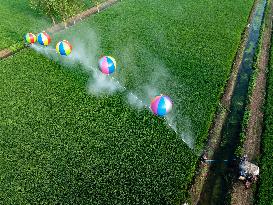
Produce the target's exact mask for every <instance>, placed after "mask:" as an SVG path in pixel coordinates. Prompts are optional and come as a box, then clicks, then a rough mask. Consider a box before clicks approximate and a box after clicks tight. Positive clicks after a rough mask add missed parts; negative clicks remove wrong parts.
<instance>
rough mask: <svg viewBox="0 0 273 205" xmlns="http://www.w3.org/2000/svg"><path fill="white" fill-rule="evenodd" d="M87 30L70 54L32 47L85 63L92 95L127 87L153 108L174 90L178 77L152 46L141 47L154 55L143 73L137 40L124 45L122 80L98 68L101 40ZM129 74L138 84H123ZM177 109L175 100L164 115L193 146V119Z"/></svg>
mask: <svg viewBox="0 0 273 205" xmlns="http://www.w3.org/2000/svg"><path fill="white" fill-rule="evenodd" d="M83 33H85V34H86V33H88V35H83V36H78V35H77V36H75V37H74V38H73V39H71V40H69V42H70V43H71V44H72V45H73V50H72V53H71V54H70V55H69V56H60V55H59V54H57V53H56V50H55V48H54V47H53V46H52V45H50V46H48V47H44V46H40V45H37V44H34V45H31V48H33V49H34V50H36V51H37V52H39V53H41V54H43V55H45V56H47V57H48V58H50V59H52V60H54V61H56V62H59V63H61V64H62V65H65V66H74V65H81V66H82V67H83V68H84V69H85V70H86V71H87V72H88V73H89V75H90V78H89V80H88V84H87V90H88V93H90V94H92V95H95V96H97V97H99V96H103V95H104V94H108V95H109V94H114V93H115V92H117V91H123V92H124V91H126V92H125V93H124V94H125V95H126V101H127V102H128V103H129V104H130V105H131V106H133V107H135V108H136V109H138V110H141V109H143V108H146V109H150V102H151V100H152V99H153V98H154V97H155V96H156V95H159V94H167V93H169V92H170V88H171V87H170V85H169V82H170V81H174V79H173V78H172V77H171V76H170V74H169V73H168V72H167V69H166V66H165V65H164V63H163V62H162V61H161V60H160V59H159V58H158V57H157V56H155V55H153V54H151V53H150V52H149V51H148V49H146V48H141V51H142V52H144V54H145V55H146V56H148V57H149V59H151V61H150V62H148V65H147V66H148V67H149V69H147V71H146V73H145V75H143V73H142V71H141V69H138V67H137V66H136V65H137V62H136V58H134V56H135V55H136V56H137V51H136V50H135V49H136V48H137V46H134V45H133V44H130V45H128V46H126V47H125V48H124V49H120V50H121V51H122V52H121V56H120V57H121V60H122V63H123V66H124V67H125V68H126V70H123V71H124V72H123V73H121V74H120V75H119V76H118V77H119V79H120V81H119V80H118V79H116V78H114V77H112V76H107V75H104V74H102V73H101V72H100V71H99V69H98V56H97V54H98V53H99V49H100V46H99V45H100V43H99V42H100V40H99V38H98V36H97V35H96V33H95V32H94V31H93V30H90V29H87V30H86V31H85V32H83ZM61 40H62V39H61ZM128 75H130V76H131V78H130V79H129V81H131V82H132V81H133V82H134V86H133V88H132V89H130V90H128V89H126V87H125V86H124V85H122V84H125V83H126V79H127V78H128V77H127V76H128ZM141 76H142V77H141ZM143 76H144V77H143ZM127 80H128V79H127ZM137 83H139V84H137ZM171 97H172V96H171ZM173 100H175V99H173ZM177 109H178V108H177V106H176V103H175V101H174V110H172V111H171V113H169V114H168V115H167V116H166V117H165V118H164V119H165V120H166V124H167V125H168V126H169V127H170V128H171V129H172V130H174V131H175V132H176V133H177V134H178V135H179V136H180V137H181V139H182V140H183V141H184V142H185V143H186V144H187V145H188V146H189V147H190V148H192V149H193V148H194V141H195V140H194V137H193V133H192V132H191V129H192V128H191V123H190V121H189V120H186V119H184V118H183V117H181V116H182V115H179V112H178V111H179V110H177ZM178 116H179V117H178Z"/></svg>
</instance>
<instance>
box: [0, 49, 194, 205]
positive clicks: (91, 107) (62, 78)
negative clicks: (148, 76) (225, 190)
mask: <svg viewBox="0 0 273 205" xmlns="http://www.w3.org/2000/svg"><path fill="white" fill-rule="evenodd" d="M87 79H88V76H87V75H86V74H84V73H82V72H80V69H76V70H72V69H67V68H64V67H61V66H59V65H57V64H56V63H53V62H52V61H50V60H48V59H45V58H44V57H41V56H40V55H38V54H36V53H35V52H34V51H31V50H28V51H22V52H20V53H18V54H16V55H15V56H14V57H12V58H9V59H6V60H4V61H1V62H0V82H1V86H0V87H1V89H0V102H1V103H0V110H1V112H0V119H1V121H0V122H1V125H0V127H1V129H0V136H1V138H0V150H1V151H0V162H1V166H0V177H1V185H0V202H1V203H2V204H13V203H20V204H27V203H34V202H35V203H38V204H42V203H45V202H46V203H49V204H53V203H56V202H59V203H62V204H151V203H155V204H160V203H161V202H164V201H166V200H168V201H169V200H177V199H185V196H186V190H187V186H188V185H189V182H190V181H191V178H192V176H193V171H194V168H195V162H196V157H195V156H194V155H193V154H192V153H191V151H190V149H189V148H187V146H186V145H185V144H184V143H183V142H182V141H181V140H180V139H179V138H177V136H176V135H175V133H174V132H172V131H171V130H169V129H168V128H167V127H166V126H165V125H164V123H163V121H159V120H158V119H157V118H156V117H154V116H153V115H151V114H150V113H149V112H148V111H140V112H137V111H136V110H134V109H132V108H131V107H130V106H128V105H127V104H126V103H124V101H123V97H122V96H121V95H119V94H117V95H114V96H109V97H104V98H96V97H93V96H90V95H88V94H87V93H86V92H85V86H86V81H87Z"/></svg>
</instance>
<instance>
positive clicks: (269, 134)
mask: <svg viewBox="0 0 273 205" xmlns="http://www.w3.org/2000/svg"><path fill="white" fill-rule="evenodd" d="M267 85H268V87H267V97H266V106H265V116H264V119H265V130H264V134H263V137H262V159H261V166H260V168H261V171H260V172H261V176H260V182H259V194H258V204H261V205H262V204H263V205H267V204H271V205H272V204H273V201H272V199H273V186H272V184H273V175H272V173H273V114H272V113H273V49H272V48H271V60H270V66H269V72H268V78H267Z"/></svg>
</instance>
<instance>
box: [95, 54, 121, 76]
mask: <svg viewBox="0 0 273 205" xmlns="http://www.w3.org/2000/svg"><path fill="white" fill-rule="evenodd" d="M99 67H100V71H101V72H102V73H104V74H111V73H113V72H114V71H115V70H116V67H117V64H116V60H115V59H114V58H113V57H111V56H103V57H102V58H101V59H100V60H99Z"/></svg>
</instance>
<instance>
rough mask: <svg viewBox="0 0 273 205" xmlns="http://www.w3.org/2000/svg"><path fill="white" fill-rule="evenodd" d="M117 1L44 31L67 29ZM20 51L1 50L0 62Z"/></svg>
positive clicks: (108, 0)
mask: <svg viewBox="0 0 273 205" xmlns="http://www.w3.org/2000/svg"><path fill="white" fill-rule="evenodd" d="M118 1H119V0H107V1H105V2H103V3H101V4H98V5H97V6H94V7H92V8H90V9H87V10H86V11H83V12H82V13H80V14H77V15H75V16H73V17H71V18H69V19H68V20H67V21H66V22H62V23H59V24H56V25H54V26H52V27H50V28H47V29H45V31H46V32H48V33H56V32H59V31H62V30H64V29H66V28H67V27H70V26H73V25H75V24H76V23H78V22H80V21H82V20H84V19H86V18H87V17H89V16H91V15H94V14H96V13H99V12H101V11H103V10H105V9H107V8H109V7H110V6H112V5H114V4H115V3H117V2H118ZM20 50H22V49H17V50H15V51H13V50H12V49H10V48H5V49H3V50H0V60H2V59H4V58H7V57H9V56H11V55H13V54H14V53H16V52H19V51H20Z"/></svg>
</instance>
